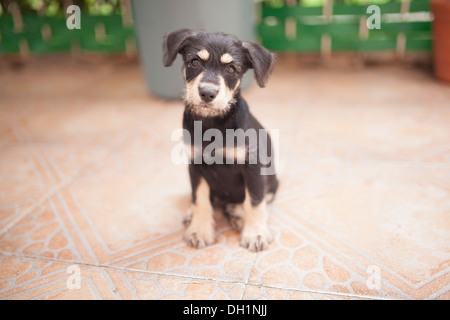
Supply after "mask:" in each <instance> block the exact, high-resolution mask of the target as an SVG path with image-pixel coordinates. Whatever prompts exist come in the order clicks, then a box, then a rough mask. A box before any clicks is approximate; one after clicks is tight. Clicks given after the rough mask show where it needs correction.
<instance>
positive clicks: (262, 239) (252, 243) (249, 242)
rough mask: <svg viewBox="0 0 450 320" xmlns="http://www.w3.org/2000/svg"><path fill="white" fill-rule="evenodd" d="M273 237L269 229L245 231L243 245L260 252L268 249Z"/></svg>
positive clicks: (242, 239) (242, 236)
mask: <svg viewBox="0 0 450 320" xmlns="http://www.w3.org/2000/svg"><path fill="white" fill-rule="evenodd" d="M272 240H273V238H272V235H271V234H270V231H269V230H268V229H266V230H259V231H246V230H245V229H244V231H243V232H242V235H241V246H242V247H244V248H247V249H249V250H250V251H254V252H259V251H263V250H265V249H267V248H268V247H269V245H270V243H271V242H272Z"/></svg>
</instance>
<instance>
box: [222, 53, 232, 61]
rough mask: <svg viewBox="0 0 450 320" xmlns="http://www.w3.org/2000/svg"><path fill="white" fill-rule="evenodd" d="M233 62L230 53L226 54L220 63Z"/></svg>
mask: <svg viewBox="0 0 450 320" xmlns="http://www.w3.org/2000/svg"><path fill="white" fill-rule="evenodd" d="M231 61H233V57H232V56H231V54H229V53H224V54H223V55H222V56H221V57H220V62H222V63H230V62H231Z"/></svg>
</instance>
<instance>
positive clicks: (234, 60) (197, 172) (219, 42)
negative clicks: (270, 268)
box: [163, 29, 278, 251]
mask: <svg viewBox="0 0 450 320" xmlns="http://www.w3.org/2000/svg"><path fill="white" fill-rule="evenodd" d="M163 49H164V58H163V60H164V61H163V62H164V65H165V66H170V65H171V64H172V63H173V61H174V60H175V58H176V56H177V54H178V53H179V54H181V55H182V57H183V60H184V65H183V73H184V76H185V81H186V86H187V88H188V89H187V93H186V97H185V103H186V108H185V112H184V117H183V128H184V129H186V130H188V131H189V132H190V133H191V136H193V135H194V121H201V124H202V135H203V134H204V132H205V131H206V130H208V129H210V128H215V129H218V130H220V131H221V133H222V136H223V137H226V129H243V130H244V131H246V130H247V129H255V130H256V131H257V132H258V131H259V129H263V127H262V125H261V124H260V123H259V122H258V121H257V120H256V119H255V118H254V117H253V115H252V114H251V113H250V111H249V108H248V106H247V103H246V102H245V100H244V99H243V98H242V97H241V92H240V81H241V78H242V76H243V74H244V73H245V72H246V71H247V70H248V69H250V68H252V69H253V70H254V75H255V79H256V81H257V83H258V85H259V86H260V87H264V85H265V83H266V81H267V79H268V77H269V74H270V72H271V70H272V68H273V65H274V62H275V56H274V54H272V53H271V52H269V51H268V50H267V49H265V48H264V47H262V46H260V45H258V44H256V43H251V42H242V41H240V40H238V39H236V38H235V37H233V36H231V35H227V34H223V33H206V32H197V31H193V30H189V29H180V30H177V31H174V32H171V33H169V34H167V35H166V36H165V38H164V43H163ZM222 79H223V81H222ZM197 90H198V92H197ZM221 91H223V92H221ZM224 92H225V93H224ZM215 100H220V101H224V102H223V103H222V102H221V103H222V104H220V105H214V103H215ZM217 103H219V102H217ZM258 139H259V138H258ZM258 142H259V141H258ZM205 146H206V144H205V143H203V148H202V149H204V148H205ZM258 146H259V147H260V148H261V147H262V148H267V149H266V150H272V148H271V140H270V137H268V139H267V145H266V146H260V144H259V143H258ZM247 147H248V145H247ZM269 165H271V164H263V163H262V162H261V159H259V157H258V158H257V162H256V163H250V162H249V155H248V149H247V152H246V158H245V163H244V164H225V161H224V164H217V163H213V164H206V163H205V162H203V161H202V163H200V164H194V163H191V164H189V174H190V179H191V186H192V203H193V208H192V212H191V216H189V217H188V219H187V221H188V222H187V224H188V230H187V231H186V235H185V239H186V240H187V242H188V244H190V245H192V246H194V247H203V246H206V245H208V244H210V243H212V242H214V241H215V236H214V234H213V235H211V226H206V227H204V226H201V224H202V223H204V224H211V218H210V217H209V215H211V217H212V212H210V211H211V208H209V207H208V204H207V203H205V201H203V200H201V199H200V200H199V199H198V197H199V196H200V197H205V194H204V192H203V191H199V185H200V184H201V181H202V179H204V181H206V183H207V185H206V184H204V185H203V187H202V188H203V189H204V190H206V191H205V192H206V193H207V192H209V199H208V200H209V202H210V203H212V204H214V205H218V206H221V207H222V208H224V209H225V212H227V213H229V214H230V216H231V219H232V222H233V223H234V225H235V226H236V227H237V228H238V229H241V230H242V235H241V245H243V246H245V247H248V248H249V249H251V250H255V251H259V250H263V249H265V248H267V246H268V244H269V243H270V242H271V240H272V238H271V236H270V232H269V231H268V228H267V226H266V225H264V224H265V223H267V217H266V216H265V215H266V213H265V210H266V208H265V201H266V200H265V197H266V195H267V194H269V193H270V194H272V195H274V194H275V192H276V190H277V187H278V181H277V178H276V176H275V174H273V175H261V173H260V169H261V168H262V167H267V166H269ZM203 189H202V190H203ZM199 193H200V195H199ZM248 197H250V199H246V198H248ZM246 200H247V204H245V201H246ZM263 202H264V204H263V205H262V203H263ZM202 203H203V204H202ZM243 203H244V205H243V211H244V212H243V213H242V212H241V213H239V212H238V213H236V210H234V209H236V207H235V206H236V204H243ZM196 216H198V217H199V218H197V217H196ZM200 216H201V218H200ZM205 217H206V218H205ZM194 219H196V221H197V222H195V225H193V224H194ZM202 220H205V221H202ZM212 227H213V225H212ZM190 229H192V230H190Z"/></svg>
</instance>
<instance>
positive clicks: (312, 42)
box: [259, 0, 432, 52]
mask: <svg viewBox="0 0 450 320" xmlns="http://www.w3.org/2000/svg"><path fill="white" fill-rule="evenodd" d="M360 2H366V3H364V4H343V3H333V1H327V0H325V2H324V5H322V6H305V5H302V2H298V1H288V0H285V1H282V0H278V1H273V0H272V1H265V2H263V4H262V18H261V23H260V25H259V35H260V37H261V40H262V43H263V45H264V46H265V47H267V48H268V49H271V50H276V51H290V52H317V51H321V52H333V51H359V52H365V51H387V50H388V51H400V52H405V51H407V50H411V51H429V50H430V49H431V45H432V37H431V15H430V12H429V11H430V8H429V0H415V1H402V2H399V1H390V2H387V3H380V1H378V4H377V6H378V8H379V12H380V13H381V15H380V22H381V23H380V29H370V28H368V26H367V19H369V18H370V17H371V16H372V11H370V12H369V13H367V8H368V7H369V5H371V4H372V3H374V2H373V1H360ZM369 22H371V20H369ZM369 25H370V24H369Z"/></svg>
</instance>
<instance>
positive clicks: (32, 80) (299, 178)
mask: <svg viewBox="0 0 450 320" xmlns="http://www.w3.org/2000/svg"><path fill="white" fill-rule="evenodd" d="M244 96H245V97H246V99H247V101H248V102H249V104H250V107H251V109H252V111H253V113H254V114H255V115H256V116H257V117H258V118H259V119H260V121H261V122H262V123H263V124H264V125H265V126H266V128H269V129H279V159H280V170H279V176H280V181H281V185H280V189H279V194H278V197H277V199H276V201H275V202H274V203H273V205H272V206H271V218H270V225H271V230H272V232H273V234H274V235H275V240H274V242H273V243H272V244H271V246H270V248H269V249H268V250H266V251H264V252H261V253H252V252H249V251H247V250H246V249H243V248H241V247H240V246H239V235H238V233H236V232H235V231H234V230H232V229H231V228H230V226H229V225H228V222H227V221H226V219H224V218H223V217H222V216H221V215H220V214H219V213H218V214H217V234H218V242H217V243H216V244H214V245H212V246H210V247H208V248H206V249H203V250H195V249H192V248H189V247H187V246H186V245H185V243H184V242H183V241H182V234H183V225H182V217H183V213H184V212H185V211H186V209H187V208H188V205H189V198H190V189H189V188H190V187H189V181H188V175H187V170H186V167H185V166H184V165H175V164H174V163H173V162H172V161H171V150H172V148H173V147H174V146H175V144H176V142H173V141H171V133H172V132H173V130H175V129H177V128H179V127H180V126H181V116H182V110H183V106H182V104H181V103H180V102H169V101H162V100H159V99H157V98H153V97H148V96H147V95H146V90H145V85H144V82H143V76H142V74H141V72H140V69H139V66H138V65H137V64H135V63H124V62H121V63H119V62H117V61H116V62H114V63H109V62H108V61H101V62H99V63H94V62H92V61H90V62H88V63H80V62H75V61H73V60H71V59H70V58H69V57H54V58H48V57H47V58H41V59H36V60H33V61H32V62H30V63H29V64H28V65H26V66H25V67H19V66H15V67H13V66H10V65H9V64H6V63H4V64H2V65H1V66H0V176H1V180H0V299H78V298H85V299H260V298H262V299H267V298H268V299H450V86H449V85H444V84H441V83H438V82H437V81H435V80H434V79H433V78H432V76H431V75H430V74H428V73H426V72H425V71H423V70H418V69H412V68H408V67H400V66H379V67H372V68H353V67H352V68H345V67H340V68H321V67H307V66H296V65H294V64H291V63H286V62H281V63H279V65H278V66H277V68H276V70H275V72H274V74H273V77H272V79H271V80H270V81H269V84H268V86H267V88H265V89H260V88H258V87H256V86H253V87H251V88H250V89H249V90H247V91H246V92H245V93H244Z"/></svg>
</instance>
